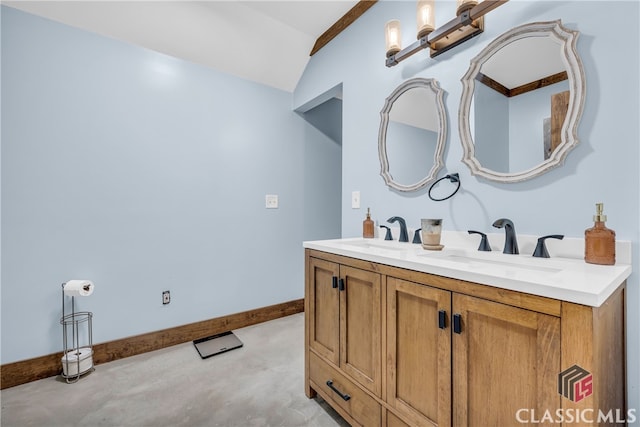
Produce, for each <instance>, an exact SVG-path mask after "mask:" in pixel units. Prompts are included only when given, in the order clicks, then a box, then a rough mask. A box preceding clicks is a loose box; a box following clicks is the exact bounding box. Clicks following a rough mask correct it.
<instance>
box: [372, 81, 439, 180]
mask: <svg viewBox="0 0 640 427" xmlns="http://www.w3.org/2000/svg"><path fill="white" fill-rule="evenodd" d="M443 98H444V91H443V90H442V88H440V86H439V84H438V82H437V81H436V80H434V79H425V78H413V79H410V80H407V81H406V82H404V83H402V84H401V85H400V86H398V87H397V88H396V89H395V90H394V91H393V92H392V93H391V95H389V97H388V98H387V99H386V101H385V104H384V107H383V108H382V111H381V112H380V118H381V119H380V131H379V133H378V156H379V157H380V175H382V178H383V179H384V182H385V183H386V184H387V185H388V186H389V187H390V188H393V189H395V190H398V191H415V190H419V189H421V188H423V187H425V186H426V185H427V184H429V183H431V182H433V181H435V179H436V176H437V174H438V171H439V170H440V169H441V168H442V166H443V160H442V155H443V152H444V145H445V142H446V138H447V118H446V114H445V109H444V100H443Z"/></svg>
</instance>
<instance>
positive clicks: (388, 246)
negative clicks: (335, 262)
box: [345, 240, 411, 251]
mask: <svg viewBox="0 0 640 427" xmlns="http://www.w3.org/2000/svg"><path fill="white" fill-rule="evenodd" d="M345 245H347V246H356V247H358V248H365V249H385V250H391V251H406V250H407V249H410V248H411V246H410V244H409V243H400V242H396V241H393V240H356V241H353V242H345Z"/></svg>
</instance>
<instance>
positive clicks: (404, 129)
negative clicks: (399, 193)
mask: <svg viewBox="0 0 640 427" xmlns="http://www.w3.org/2000/svg"><path fill="white" fill-rule="evenodd" d="M437 146H438V132H435V131H432V130H429V129H423V128H420V127H416V126H411V125H408V124H405V123H401V122H395V121H393V120H389V123H388V125H387V158H388V159H387V160H388V161H389V172H390V173H391V175H392V176H393V180H394V181H395V182H397V183H398V184H402V185H412V184H417V183H418V182H420V181H422V180H423V179H424V177H425V176H428V175H429V172H430V171H431V168H433V165H434V164H435V160H434V159H435V155H436V148H437ZM406 153H411V156H407V155H406Z"/></svg>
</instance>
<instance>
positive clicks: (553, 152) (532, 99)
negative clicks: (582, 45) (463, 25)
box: [458, 20, 585, 183]
mask: <svg viewBox="0 0 640 427" xmlns="http://www.w3.org/2000/svg"><path fill="white" fill-rule="evenodd" d="M578 35H579V32H578V31H575V30H570V29H568V28H566V27H564V26H563V25H562V22H561V21H560V20H557V21H549V22H535V23H530V24H525V25H521V26H519V27H515V28H513V29H511V30H509V31H507V32H506V33H504V34H502V35H501V36H499V37H497V38H496V39H495V40H493V41H492V42H491V43H489V45H488V46H487V47H486V48H484V49H483V50H482V51H481V52H480V53H479V54H478V55H477V56H476V57H475V58H473V59H472V60H471V64H470V66H469V70H468V71H467V73H466V74H465V75H464V76H463V77H462V86H463V90H462V98H461V101H460V110H459V112H458V128H459V132H460V141H461V143H462V148H463V152H464V154H463V158H462V162H463V163H465V164H466V165H467V166H468V167H469V169H470V170H471V173H472V174H473V175H478V176H481V177H483V178H486V179H489V180H492V181H498V182H504V183H510V182H519V181H524V180H527V179H531V178H533V177H536V176H538V175H541V174H543V173H545V172H547V171H549V170H550V169H552V168H554V167H557V166H560V165H562V164H563V163H564V160H565V158H566V156H567V154H568V153H569V151H571V150H572V149H573V148H574V147H575V146H576V145H577V144H578V134H577V131H578V124H579V121H580V118H581V116H582V110H583V107H584V100H585V77H584V70H583V67H582V62H581V60H580V57H579V56H578V53H577V50H576V41H577V39H578Z"/></svg>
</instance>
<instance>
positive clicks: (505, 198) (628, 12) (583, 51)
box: [294, 0, 640, 410]
mask: <svg viewBox="0 0 640 427" xmlns="http://www.w3.org/2000/svg"><path fill="white" fill-rule="evenodd" d="M436 6H437V8H438V11H437V13H436V24H437V25H441V24H443V23H444V22H446V20H447V19H449V18H450V17H452V16H454V11H453V9H454V7H455V2H451V1H447V2H437V4H436ZM614 10H615V14H614V13H611V11H614ZM639 15H640V10H639V3H638V2H637V1H625V2H612V1H553V2H544V1H518V0H512V1H510V2H509V3H507V4H505V5H504V6H502V7H500V8H498V9H496V10H495V11H493V12H491V13H490V14H489V15H488V16H487V17H486V27H485V31H484V33H483V34H481V35H480V36H478V37H476V38H474V39H472V40H470V41H468V42H467V43H465V44H464V45H462V46H459V47H458V48H456V49H454V50H452V51H449V52H447V53H445V54H443V55H441V56H439V57H437V58H435V59H430V58H429V56H428V54H427V53H426V52H424V53H420V54H417V55H415V56H414V57H412V58H410V59H408V60H407V61H405V62H403V63H401V64H399V65H398V66H396V67H394V68H392V69H388V68H386V67H385V66H384V34H383V28H384V24H385V22H387V21H388V20H389V19H392V18H397V19H400V20H401V22H402V23H403V26H404V29H403V41H404V45H405V46H407V45H408V44H409V43H411V42H413V41H415V35H414V30H413V28H414V25H415V1H381V2H378V3H377V4H376V5H374V6H373V7H372V8H371V9H369V11H367V12H366V13H365V14H364V15H363V16H362V17H361V18H360V19H359V20H358V21H356V22H355V23H354V24H353V25H351V26H350V27H349V28H348V29H347V30H346V31H345V32H343V33H341V34H340V35H339V36H338V37H336V38H335V39H334V40H333V41H332V42H331V43H329V45H327V46H325V47H324V48H323V49H322V50H321V51H320V52H318V53H317V54H316V55H314V56H313V57H312V58H311V62H310V63H309V65H308V66H307V68H306V70H305V73H304V75H303V78H302V80H301V81H300V83H299V85H298V87H297V88H296V91H295V93H294V99H295V102H294V106H295V105H300V104H303V103H305V102H308V100H309V99H312V98H314V97H315V96H317V94H318V93H322V92H323V91H325V90H327V88H331V87H334V86H336V85H337V84H340V83H342V84H343V94H344V98H343V113H344V117H343V166H342V168H343V169H342V170H343V179H342V189H343V196H342V197H343V209H342V220H343V224H342V227H343V228H342V230H343V233H342V234H343V236H344V237H350V236H358V235H359V234H360V232H361V224H362V218H363V217H364V213H363V211H362V210H357V209H351V208H350V205H349V204H348V197H349V196H348V195H349V194H351V191H353V190H359V191H361V199H362V205H363V206H371V211H372V213H373V214H374V219H376V220H378V221H381V222H383V223H384V220H385V219H386V218H389V217H390V216H392V215H401V216H403V217H405V218H406V219H407V222H408V224H409V226H411V227H417V226H418V224H419V220H420V218H425V217H434V218H437V217H441V218H443V219H444V223H443V227H444V228H445V229H446V230H468V229H477V230H484V231H492V230H493V229H492V228H491V223H492V222H493V221H494V220H495V219H496V218H500V217H508V218H511V219H512V220H513V221H514V222H515V224H516V229H517V231H518V232H519V233H523V234H533V235H542V234H550V233H564V234H565V235H567V236H572V237H581V236H583V233H584V230H585V229H586V228H588V227H590V226H591V225H592V215H593V211H594V204H595V203H596V202H599V201H602V202H604V204H605V210H606V211H607V212H606V213H607V214H608V217H609V221H608V224H609V226H611V228H613V229H614V230H615V231H616V233H617V237H618V239H624V240H630V241H632V242H633V251H634V254H635V256H634V263H633V269H634V273H633V274H632V276H631V277H630V278H629V280H628V293H627V297H628V303H627V307H628V310H627V321H628V324H629V328H628V332H627V338H628V340H627V347H628V355H627V360H628V363H627V366H628V381H627V384H628V390H629V394H628V396H629V406H630V407H632V408H637V409H638V410H640V395H639V392H638V387H639V386H640V372H639V367H638V363H637V361H638V360H639V359H640V351H639V348H638V344H639V341H640V330H639V328H638V327H637V325H638V324H639V323H640V317H639V315H638V308H640V292H639V291H638V286H639V280H638V277H640V276H639V275H638V273H637V272H638V268H639V263H638V259H639V255H638V254H639V248H638V239H639V234H638V230H639V227H640V219H639V218H640V215H639V213H640V210H639V203H640V191H639V189H640V176H639V172H638V162H639V161H640V153H639V150H638V141H640V129H639V121H638V117H640V107H639V104H638V99H639V97H640V94H639V93H640V90H639V81H638V75H640V66H639V52H640V34H639V30H638V25H637V19H638V17H639ZM556 19H562V21H563V23H564V24H565V25H566V26H568V27H569V28H572V29H576V30H579V31H580V33H581V35H580V38H579V40H578V52H579V54H580V56H581V58H582V61H583V63H584V68H585V73H586V82H587V88H586V94H587V95H586V96H587V98H586V105H585V109H584V114H583V118H582V122H581V125H580V128H579V135H580V138H581V142H580V144H579V145H578V146H577V147H576V149H575V150H573V151H572V152H571V153H570V154H569V157H568V158H567V161H566V163H565V165H564V166H563V167H562V168H557V169H554V170H553V171H551V172H549V173H547V174H545V175H543V176H541V177H538V178H535V179H533V180H530V181H526V182H522V183H517V184H509V185H507V184H498V183H493V182H490V181H487V180H483V179H481V178H476V177H473V176H471V175H470V173H469V170H468V169H467V168H466V167H465V166H464V165H463V164H462V163H461V162H460V159H461V158H462V146H461V144H460V139H459V136H458V135H459V134H458V129H457V128H458V126H457V115H458V105H459V104H460V96H461V92H462V85H461V83H460V78H461V77H462V76H463V75H464V74H465V72H466V71H467V69H468V67H469V61H470V59H471V58H473V57H474V56H475V55H477V54H478V53H479V52H480V50H481V49H482V48H483V47H485V46H486V45H487V44H488V43H489V42H490V41H491V40H492V39H494V38H495V37H496V36H498V35H500V34H502V33H503V32H505V31H507V30H509V29H510V28H512V27H514V26H517V25H521V24H524V23H527V22H536V21H550V20H556ZM612 28H615V31H612V30H611V29H612ZM621 43H623V44H622V45H621ZM616 46H619V47H618V48H616ZM412 77H424V78H435V79H437V80H438V81H439V82H440V85H441V86H442V88H443V89H444V91H445V92H446V95H445V105H446V108H447V111H448V118H449V120H448V122H449V132H448V141H447V149H446V150H445V163H446V165H445V169H444V171H442V172H441V174H440V176H443V175H444V174H445V173H452V172H458V173H460V178H461V182H462V188H461V190H460V192H459V193H458V194H457V195H456V196H455V197H453V198H452V199H450V200H448V201H446V202H440V203H438V202H433V201H430V200H429V199H428V197H427V195H426V192H427V190H426V189H425V190H423V191H419V192H416V193H410V194H402V193H399V192H395V191H392V190H389V189H388V188H387V187H385V185H384V181H383V180H382V178H381V177H380V175H379V170H380V163H379V160H378V152H377V138H378V128H379V120H380V110H381V109H382V107H383V105H384V100H385V98H386V97H387V96H389V94H390V93H391V92H392V91H393V89H394V88H395V87H397V86H398V85H399V84H400V83H402V82H403V81H405V80H406V79H409V78H412Z"/></svg>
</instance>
